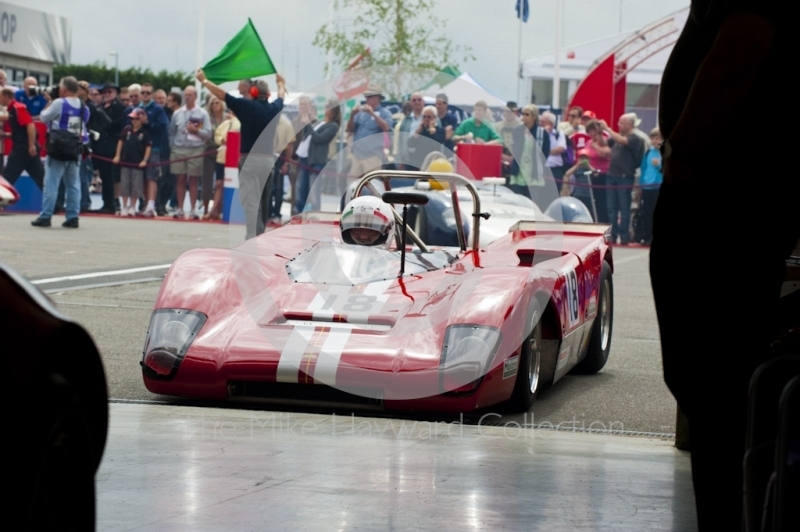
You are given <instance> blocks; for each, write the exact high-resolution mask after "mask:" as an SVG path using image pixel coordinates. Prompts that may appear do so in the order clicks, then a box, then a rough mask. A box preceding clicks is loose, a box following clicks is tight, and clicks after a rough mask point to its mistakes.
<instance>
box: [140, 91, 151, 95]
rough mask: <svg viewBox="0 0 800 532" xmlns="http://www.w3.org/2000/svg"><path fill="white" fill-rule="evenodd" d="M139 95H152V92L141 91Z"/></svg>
mask: <svg viewBox="0 0 800 532" xmlns="http://www.w3.org/2000/svg"><path fill="white" fill-rule="evenodd" d="M140 94H145V95H148V94H153V92H152V91H142V92H141V93H140Z"/></svg>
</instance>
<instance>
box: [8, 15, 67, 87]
mask: <svg viewBox="0 0 800 532" xmlns="http://www.w3.org/2000/svg"><path fill="white" fill-rule="evenodd" d="M71 49H72V21H71V20H70V19H69V18H67V17H62V16H59V15H54V14H51V13H45V12H43V11H35V10H33V9H28V8H25V7H22V6H19V5H16V4H9V3H7V2H0V66H2V67H4V69H5V70H6V73H7V74H8V77H9V83H10V84H12V85H17V86H19V85H21V84H22V80H23V79H24V78H25V76H26V75H33V76H35V77H37V78H39V82H40V84H49V83H51V82H52V77H53V68H52V66H53V65H54V64H59V65H66V64H69V61H70V53H71ZM9 70H11V72H9Z"/></svg>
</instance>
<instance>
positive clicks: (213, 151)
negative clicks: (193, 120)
mask: <svg viewBox="0 0 800 532" xmlns="http://www.w3.org/2000/svg"><path fill="white" fill-rule="evenodd" d="M216 153H217V150H216V148H215V149H213V150H209V151H206V152H203V153H201V154H200V155H192V156H190V157H182V158H179V159H168V160H166V161H159V162H157V163H148V164H147V165H145V166H139V164H137V163H126V162H123V161H120V162H118V163H116V164H117V166H126V167H128V168H140V169H142V170H144V169H145V168H152V167H154V166H166V165H168V164H172V163H181V162H184V161H189V160H191V159H199V158H200V157H206V156H207V155H211V154H216ZM89 157H91V158H92V159H97V160H98V161H106V162H109V163H113V162H114V158H113V157H111V158H109V157H103V156H102V155H97V154H95V153H91V154H90V155H89Z"/></svg>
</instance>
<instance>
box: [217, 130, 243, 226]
mask: <svg viewBox="0 0 800 532" xmlns="http://www.w3.org/2000/svg"><path fill="white" fill-rule="evenodd" d="M241 140H242V137H241V133H240V132H238V131H229V132H228V137H227V140H226V141H225V188H224V190H223V192H224V193H223V200H222V221H223V222H225V223H227V224H230V223H235V224H243V223H245V216H244V209H243V208H242V203H241V202H240V201H239V148H240V146H241Z"/></svg>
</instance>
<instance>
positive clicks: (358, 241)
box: [339, 196, 394, 248]
mask: <svg viewBox="0 0 800 532" xmlns="http://www.w3.org/2000/svg"><path fill="white" fill-rule="evenodd" d="M353 229H356V230H357V231H356V232H355V233H353V232H352V231H353ZM359 229H371V230H372V231H374V233H373V232H369V234H368V236H367V235H362V234H360V233H361V231H358V230H359ZM393 229H394V214H393V213H392V208H391V207H390V206H389V205H388V204H387V203H384V202H383V200H382V199H380V198H378V197H376V196H360V197H358V198H355V199H354V200H352V201H350V203H348V204H347V205H345V207H344V210H343V211H342V217H341V219H340V221H339V230H340V231H341V233H342V241H344V242H346V243H347V244H355V245H361V246H384V247H387V248H388V247H389V242H390V240H389V238H390V237H391V235H392V230H393Z"/></svg>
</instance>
